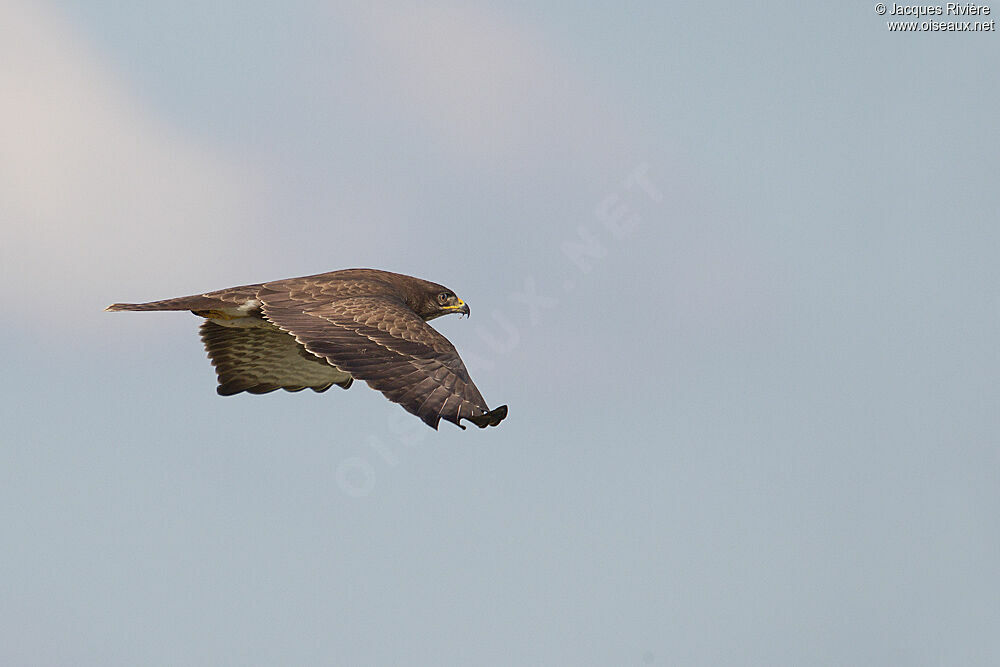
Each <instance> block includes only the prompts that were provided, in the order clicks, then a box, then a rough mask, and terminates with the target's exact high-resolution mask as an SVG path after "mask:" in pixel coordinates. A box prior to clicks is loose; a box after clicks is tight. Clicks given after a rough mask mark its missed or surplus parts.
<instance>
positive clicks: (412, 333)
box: [258, 281, 506, 429]
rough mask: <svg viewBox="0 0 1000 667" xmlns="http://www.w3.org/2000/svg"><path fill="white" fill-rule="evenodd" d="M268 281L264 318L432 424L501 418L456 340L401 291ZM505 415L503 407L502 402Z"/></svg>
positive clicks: (264, 290) (488, 421)
mask: <svg viewBox="0 0 1000 667" xmlns="http://www.w3.org/2000/svg"><path fill="white" fill-rule="evenodd" d="M356 291H360V292H361V293H360V294H356V293H352V290H345V289H344V286H343V285H338V286H336V288H334V289H330V290H324V289H323V286H322V285H319V284H310V285H307V286H303V285H294V284H291V285H290V284H288V281H278V282H276V283H265V284H264V286H263V287H262V288H261V290H260V291H259V292H258V298H259V299H260V300H261V302H262V311H263V315H264V317H265V318H266V319H267V320H268V321H270V322H273V323H274V324H275V325H277V326H278V327H280V328H281V329H283V330H285V331H287V332H289V333H291V334H292V335H294V336H295V339H296V340H297V341H299V342H300V343H301V344H302V345H303V346H305V348H306V349H307V350H308V351H309V352H311V353H313V354H315V355H318V356H321V357H324V358H326V359H327V360H328V361H329V362H330V363H331V364H332V365H334V366H336V367H337V368H340V369H342V370H344V371H346V372H348V373H350V374H351V375H352V376H353V377H355V378H358V379H361V380H364V381H365V382H367V383H368V385H369V386H371V387H372V388H373V389H377V390H378V391H380V392H382V393H383V394H384V395H385V396H386V398H388V399H389V400H390V401H393V402H395V403H399V404H400V405H402V406H403V407H404V408H405V409H406V410H407V411H409V412H411V413H413V414H415V415H417V416H418V417H420V418H421V419H422V420H423V421H424V422H425V423H427V424H428V425H429V426H431V427H432V428H435V429H436V428H437V427H438V423H439V422H440V420H441V419H445V420H447V421H450V422H452V423H454V424H457V425H458V426H459V427H461V428H465V427H464V426H463V425H462V424H461V420H462V419H468V420H470V421H472V422H473V423H475V424H476V425H478V426H480V428H482V427H485V426H487V425H492V424H494V423H499V420H500V419H502V418H503V417H502V416H501V409H500V408H498V409H497V410H494V411H493V412H490V409H489V407H488V406H487V405H486V401H485V400H484V399H483V396H482V394H480V393H479V390H478V389H477V388H476V385H475V383H473V381H472V378H471V377H469V372H468V370H467V369H466V368H465V364H464V363H462V359H461V357H460V356H459V355H458V352H457V351H456V350H455V347H454V346H453V345H452V344H451V342H449V341H448V339H447V338H445V337H444V336H442V335H441V334H440V333H438V332H437V331H435V330H434V329H433V328H432V327H431V326H430V325H428V324H427V323H426V322H424V321H423V320H422V319H421V318H420V317H419V316H418V315H417V314H416V313H414V312H413V311H412V310H411V309H410V308H409V307H407V306H406V303H405V302H404V301H403V299H402V298H401V296H400V295H399V294H396V293H393V292H392V291H391V290H384V289H383V290H381V291H379V290H377V289H372V287H371V286H370V285H365V286H363V288H362V289H360V290H356ZM502 414H503V415H506V408H505V407H504V408H503V409H502Z"/></svg>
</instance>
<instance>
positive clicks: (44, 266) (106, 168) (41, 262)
mask: <svg viewBox="0 0 1000 667" xmlns="http://www.w3.org/2000/svg"><path fill="white" fill-rule="evenodd" d="M0 25H3V26H4V28H5V30H4V39H3V40H0V62H3V67H0V88H2V89H3V90H4V97H5V99H4V104H3V105H2V106H0V219H2V235H3V242H2V244H0V274H2V276H3V282H4V286H5V295H4V308H5V311H7V315H8V316H14V317H13V318H16V319H20V318H18V317H17V316H20V315H27V314H30V315H31V317H32V319H35V318H38V317H42V316H45V313H50V314H51V316H52V317H54V318H67V319H68V318H70V317H72V318H74V320H73V321H74V322H75V323H77V324H79V323H80V322H81V321H86V320H87V319H88V316H89V317H90V318H96V317H99V316H100V307H102V306H103V305H105V302H106V301H109V300H127V299H129V298H142V297H149V298H152V297H155V296H162V295H164V294H165V293H166V292H172V291H175V290H176V289H177V287H178V286H177V284H176V277H177V274H182V273H184V270H185V269H186V268H187V267H192V266H198V265H201V264H209V265H211V263H213V262H219V261H222V262H223V263H225V261H226V260H225V257H226V256H227V254H235V253H234V252H232V251H230V252H227V245H230V244H232V245H235V246H237V248H238V247H239V244H240V241H239V234H238V233H237V230H238V227H237V225H238V224H239V222H240V220H241V219H243V218H244V216H245V214H246V210H247V205H248V204H249V199H250V198H249V192H248V191H249V190H250V188H249V187H248V186H247V185H246V174H244V173H241V170H240V169H239V168H237V167H236V166H234V165H235V161H233V160H227V159H226V158H225V157H223V156H221V155H219V154H216V153H214V152H213V151H212V150H209V149H207V148H205V147H203V146H200V145H198V144H197V143H196V142H195V141H194V140H192V139H191V138H189V137H186V136H184V135H183V134H182V133H181V132H179V131H178V130H177V129H176V128H173V127H171V126H170V125H169V124H167V123H165V122H163V121H162V120H160V119H158V118H156V117H155V115H154V114H152V113H151V111H150V110H149V109H147V108H145V107H144V106H143V105H142V104H141V103H140V102H139V101H138V100H137V99H135V97H134V96H133V95H131V94H130V93H129V91H128V89H127V87H126V86H125V85H123V84H122V82H121V81H119V80H118V78H116V76H115V75H114V74H113V72H112V71H111V70H110V69H109V68H108V67H107V66H106V65H105V64H104V63H103V62H102V60H101V58H100V57H99V55H98V54H97V53H96V52H95V50H94V49H93V48H91V47H90V46H89V45H88V44H87V43H86V41H85V40H83V39H82V38H81V37H80V35H78V34H77V33H76V32H74V30H73V29H72V27H71V26H70V25H68V24H67V23H66V22H65V21H64V20H62V18H61V17H60V16H59V15H57V14H55V13H53V12H51V11H49V10H47V9H46V8H44V6H43V5H42V4H40V3H32V2H28V1H26V0H13V1H8V2H5V3H0ZM171 274H173V276H172V277H173V281H174V285H173V287H170V285H169V282H170V277H171ZM135 283H140V284H141V285H142V292H141V293H139V291H138V290H135V288H134V287H133V288H132V289H129V285H130V284H135ZM147 288H148V290H149V291H148V292H147V291H146V290H147ZM161 290H165V292H163V294H161ZM39 303H42V304H48V305H46V306H43V307H39V305H38V304H39ZM53 303H57V304H58V306H53V305H51V304H53ZM95 307H96V309H95ZM80 316H83V317H82V319H81V318H80ZM13 318H12V319H13Z"/></svg>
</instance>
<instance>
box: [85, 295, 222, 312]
mask: <svg viewBox="0 0 1000 667" xmlns="http://www.w3.org/2000/svg"><path fill="white" fill-rule="evenodd" d="M220 305H222V302H221V301H220V300H219V299H213V298H211V297H206V296H203V295H201V294H196V295H194V296H181V297H177V298H176V299H164V300H162V301H149V302H147V303H113V304H111V305H110V306H108V307H107V308H105V309H104V310H106V311H119V310H211V309H213V308H218V307H219V306H220Z"/></svg>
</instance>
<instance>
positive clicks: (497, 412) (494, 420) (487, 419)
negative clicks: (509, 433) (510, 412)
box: [467, 405, 507, 428]
mask: <svg viewBox="0 0 1000 667" xmlns="http://www.w3.org/2000/svg"><path fill="white" fill-rule="evenodd" d="M506 417H507V406H506V405H501V406H500V407H499V408H494V409H493V410H490V411H489V412H485V413H483V414H481V415H476V416H475V417H467V419H468V420H469V421H470V422H472V423H473V424H475V425H476V426H478V427H479V428H486V427H487V426H497V425H498V424H499V423H500V422H502V421H503V420H504V419H505V418H506Z"/></svg>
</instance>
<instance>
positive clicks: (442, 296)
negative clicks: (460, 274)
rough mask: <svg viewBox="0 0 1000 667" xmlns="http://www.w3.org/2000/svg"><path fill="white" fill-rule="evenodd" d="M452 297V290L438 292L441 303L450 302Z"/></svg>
mask: <svg viewBox="0 0 1000 667" xmlns="http://www.w3.org/2000/svg"><path fill="white" fill-rule="evenodd" d="M450 298H451V292H441V293H440V294H438V301H440V302H441V303H448V299H450Z"/></svg>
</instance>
